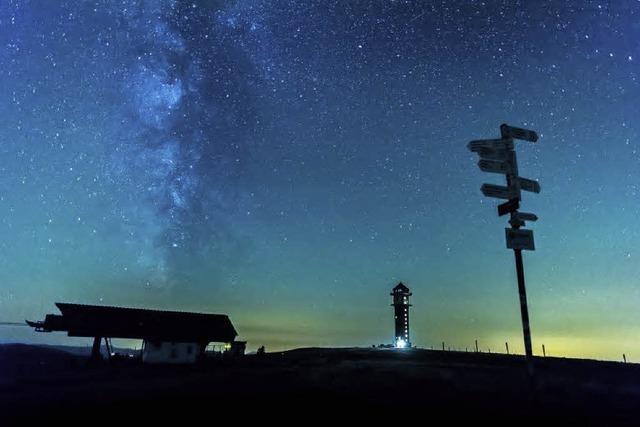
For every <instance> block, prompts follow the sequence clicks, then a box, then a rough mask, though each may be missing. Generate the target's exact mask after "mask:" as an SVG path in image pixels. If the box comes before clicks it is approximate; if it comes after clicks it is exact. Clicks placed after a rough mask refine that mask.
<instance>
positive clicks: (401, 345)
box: [396, 338, 407, 348]
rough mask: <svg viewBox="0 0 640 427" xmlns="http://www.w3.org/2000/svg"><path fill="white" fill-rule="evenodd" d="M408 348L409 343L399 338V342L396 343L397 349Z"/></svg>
mask: <svg viewBox="0 0 640 427" xmlns="http://www.w3.org/2000/svg"><path fill="white" fill-rule="evenodd" d="M406 347H407V342H406V341H405V340H403V339H402V338H398V340H397V341H396V348H406Z"/></svg>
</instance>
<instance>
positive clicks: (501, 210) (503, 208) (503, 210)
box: [498, 199, 520, 216]
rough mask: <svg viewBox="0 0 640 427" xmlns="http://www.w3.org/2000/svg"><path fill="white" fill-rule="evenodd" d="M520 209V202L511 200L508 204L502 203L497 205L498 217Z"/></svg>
mask: <svg viewBox="0 0 640 427" xmlns="http://www.w3.org/2000/svg"><path fill="white" fill-rule="evenodd" d="M518 209H520V200H518V199H511V200H509V201H508V202H504V203H502V204H499V205H498V216H503V215H506V214H508V213H511V212H515V211H517V210H518Z"/></svg>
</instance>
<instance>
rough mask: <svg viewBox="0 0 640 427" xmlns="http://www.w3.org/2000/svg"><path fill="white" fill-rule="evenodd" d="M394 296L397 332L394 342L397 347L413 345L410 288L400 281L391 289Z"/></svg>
mask: <svg viewBox="0 0 640 427" xmlns="http://www.w3.org/2000/svg"><path fill="white" fill-rule="evenodd" d="M390 295H391V296H392V297H393V304H391V305H392V306H393V308H394V320H395V326H396V334H395V339H394V341H393V344H394V345H395V346H396V347H397V348H405V347H411V340H410V339H409V307H411V304H409V297H410V296H411V295H412V294H411V291H410V290H409V288H407V287H406V286H405V285H404V284H403V283H402V282H400V283H398V284H397V285H396V286H395V287H394V288H393V289H392V291H391V294H390Z"/></svg>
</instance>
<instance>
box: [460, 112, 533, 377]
mask: <svg viewBox="0 0 640 427" xmlns="http://www.w3.org/2000/svg"><path fill="white" fill-rule="evenodd" d="M500 135H501V138H499V139H481V140H475V141H471V142H470V143H469V144H468V146H467V147H468V148H469V150H470V151H472V152H474V153H477V154H478V155H479V156H480V161H479V162H478V166H479V167H480V170H481V171H483V172H490V173H500V174H504V175H505V178H506V181H507V185H506V186H502V185H494V184H482V187H480V191H482V194H484V195H485V196H487V197H493V198H497V199H506V200H507V201H506V202H504V203H502V204H500V205H498V216H503V215H506V214H510V219H509V224H510V225H511V228H505V237H506V242H507V248H508V249H513V252H514V254H515V260H516V273H517V276H518V294H519V296H520V314H521V317H522V332H523V336H524V350H525V356H526V359H527V362H528V366H529V373H530V375H531V376H533V352H532V347H531V328H530V327H529V309H528V307H527V292H526V288H525V283H524V266H523V263H522V251H523V250H527V251H533V250H535V244H534V240H533V231H532V230H527V229H522V228H521V227H523V226H524V225H525V222H526V221H537V220H538V217H537V216H536V215H535V214H532V213H525V212H518V209H520V200H521V191H528V192H532V193H539V192H540V184H539V183H538V182H537V181H534V180H531V179H527V178H522V177H520V176H518V162H517V160H516V152H515V150H514V144H513V140H514V139H518V140H523V141H529V142H536V141H537V140H538V134H537V133H536V132H535V131H532V130H529V129H522V128H517V127H513V126H509V125H507V124H502V125H500Z"/></svg>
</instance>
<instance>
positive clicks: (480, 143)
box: [467, 138, 513, 153]
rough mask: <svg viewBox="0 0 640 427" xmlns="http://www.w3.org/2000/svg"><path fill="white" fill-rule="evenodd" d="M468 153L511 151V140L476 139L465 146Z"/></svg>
mask: <svg viewBox="0 0 640 427" xmlns="http://www.w3.org/2000/svg"><path fill="white" fill-rule="evenodd" d="M467 148H468V149H469V151H473V152H474V153H480V152H482V151H483V150H484V151H487V150H488V151H490V152H493V151H497V150H501V151H508V150H513V139H511V138H500V139H476V140H474V141H471V142H470V143H469V144H467Z"/></svg>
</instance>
